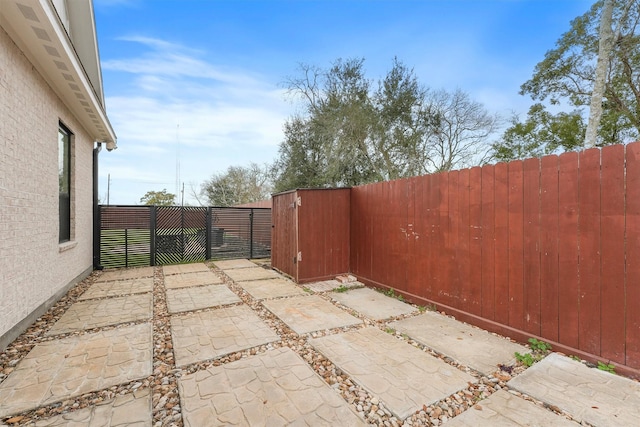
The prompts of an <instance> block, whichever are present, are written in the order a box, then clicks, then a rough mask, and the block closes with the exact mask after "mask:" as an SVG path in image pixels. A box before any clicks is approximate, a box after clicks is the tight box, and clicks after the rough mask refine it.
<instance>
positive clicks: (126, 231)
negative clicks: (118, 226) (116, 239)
mask: <svg viewBox="0 0 640 427" xmlns="http://www.w3.org/2000/svg"><path fill="white" fill-rule="evenodd" d="M124 266H125V268H127V267H129V229H128V228H125V229H124Z"/></svg>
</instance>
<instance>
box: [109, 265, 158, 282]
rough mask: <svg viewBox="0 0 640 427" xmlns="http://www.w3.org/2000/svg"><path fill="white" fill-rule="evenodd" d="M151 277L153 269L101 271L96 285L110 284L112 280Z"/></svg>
mask: <svg viewBox="0 0 640 427" xmlns="http://www.w3.org/2000/svg"><path fill="white" fill-rule="evenodd" d="M142 277H153V267H136V268H120V269H117V270H106V271H103V272H102V274H101V275H100V277H98V278H97V279H96V283H100V282H111V281H113V280H125V279H140V278H142Z"/></svg>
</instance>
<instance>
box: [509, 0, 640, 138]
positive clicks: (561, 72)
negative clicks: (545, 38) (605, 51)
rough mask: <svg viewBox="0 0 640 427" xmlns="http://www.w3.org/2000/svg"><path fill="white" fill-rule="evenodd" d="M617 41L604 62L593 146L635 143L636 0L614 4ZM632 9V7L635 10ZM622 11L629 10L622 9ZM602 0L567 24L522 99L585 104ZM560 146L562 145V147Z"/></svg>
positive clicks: (639, 123)
mask: <svg viewBox="0 0 640 427" xmlns="http://www.w3.org/2000/svg"><path fill="white" fill-rule="evenodd" d="M614 3H615V4H614V13H613V22H614V30H615V34H616V40H615V44H614V48H613V52H612V54H611V56H610V60H609V70H608V73H607V75H608V77H607V81H606V84H605V92H604V101H603V117H602V120H601V123H600V127H599V129H598V135H599V137H598V145H607V144H614V143H619V142H627V141H630V140H635V139H637V138H638V136H639V135H640V49H638V45H639V44H640V35H639V34H638V22H639V19H640V8H639V7H637V0H614ZM634 5H635V7H634ZM627 6H631V7H630V8H629V9H626V7H627ZM601 9H602V1H597V2H596V3H595V4H594V5H593V6H592V7H591V9H590V10H589V11H588V12H586V13H585V14H584V15H582V16H579V17H577V18H575V19H574V20H573V21H572V22H571V27H570V29H569V30H568V31H567V32H566V33H564V34H563V35H562V36H561V37H560V38H559V39H558V41H557V42H556V45H555V48H554V49H551V50H549V51H547V53H546V54H545V57H544V59H543V60H542V61H541V62H539V63H538V64H537V65H536V67H535V70H534V73H533V77H532V78H531V79H530V80H528V81H527V82H525V83H524V84H523V85H522V86H521V88H520V89H521V91H520V93H521V94H529V95H531V97H532V98H533V99H534V100H540V101H542V100H548V101H549V102H550V103H551V104H552V105H560V104H561V103H562V102H563V101H564V102H568V103H569V104H570V105H572V106H574V107H576V108H578V109H580V108H581V107H583V106H588V105H589V103H590V97H591V92H592V90H593V85H594V80H595V75H596V73H595V68H596V61H597V55H598V43H599V22H600V12H601ZM560 146H563V147H564V146H565V144H561V145H560Z"/></svg>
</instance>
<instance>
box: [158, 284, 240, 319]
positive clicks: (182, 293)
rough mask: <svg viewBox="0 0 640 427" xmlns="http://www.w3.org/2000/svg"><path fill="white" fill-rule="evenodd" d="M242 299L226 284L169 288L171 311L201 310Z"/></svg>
mask: <svg viewBox="0 0 640 427" xmlns="http://www.w3.org/2000/svg"><path fill="white" fill-rule="evenodd" d="M241 301H242V300H241V299H240V298H239V297H238V296H237V295H236V294H234V293H233V292H231V290H230V289H229V288H227V287H226V286H225V285H207V286H198V287H195V288H181V289H167V307H168V309H169V313H179V312H183V311H193V310H199V309H201V308H208V307H218V306H221V305H227V304H235V303H238V302H241Z"/></svg>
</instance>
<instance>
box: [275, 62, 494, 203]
mask: <svg viewBox="0 0 640 427" xmlns="http://www.w3.org/2000/svg"><path fill="white" fill-rule="evenodd" d="M287 86H288V89H289V93H290V94H291V95H292V96H294V97H296V98H297V99H299V100H301V102H302V113H300V114H299V115H297V116H293V117H291V118H289V120H288V121H287V122H286V124H285V129H284V133H285V139H284V141H282V143H281V144H280V149H279V154H280V155H279V159H278V160H277V161H276V164H275V167H274V169H275V171H276V175H277V178H276V180H275V190H276V191H285V190H290V189H293V188H304V187H339V186H353V185H359V184H364V183H369V182H376V181H382V180H389V179H396V178H402V177H409V176H415V175H420V174H424V173H429V172H434V171H440V170H449V169H451V168H453V167H456V166H464V165H467V164H471V163H473V162H476V163H477V162H478V159H476V158H475V156H476V155H478V154H479V153H480V155H482V154H483V153H484V152H486V151H487V150H488V148H489V147H488V145H486V144H485V140H486V139H487V137H488V135H489V134H491V133H492V132H493V130H494V129H495V126H496V123H497V118H496V117H495V116H493V115H491V114H489V113H487V111H486V110H485V109H484V107H483V106H482V105H481V104H479V103H477V102H475V101H473V100H471V99H470V98H469V96H468V95H467V94H466V93H464V92H462V91H460V90H458V91H456V92H454V93H449V92H445V91H432V90H429V89H426V88H424V87H423V86H422V85H421V84H420V83H419V82H418V80H417V77H416V75H415V73H414V71H413V70H412V69H410V68H408V67H406V66H405V65H404V64H402V63H401V62H400V61H399V60H398V59H394V61H393V66H392V68H391V70H390V71H389V72H388V73H387V75H386V76H385V77H384V78H383V79H382V80H379V81H378V82H377V83H376V82H373V81H371V80H369V79H368V78H367V77H366V74H365V70H364V60H363V59H348V60H340V59H339V60H337V61H335V62H334V63H333V65H332V66H331V67H330V68H329V69H327V70H324V69H321V68H318V67H312V66H309V65H301V66H300V75H299V76H298V77H294V78H291V79H289V81H288V82H287Z"/></svg>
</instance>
